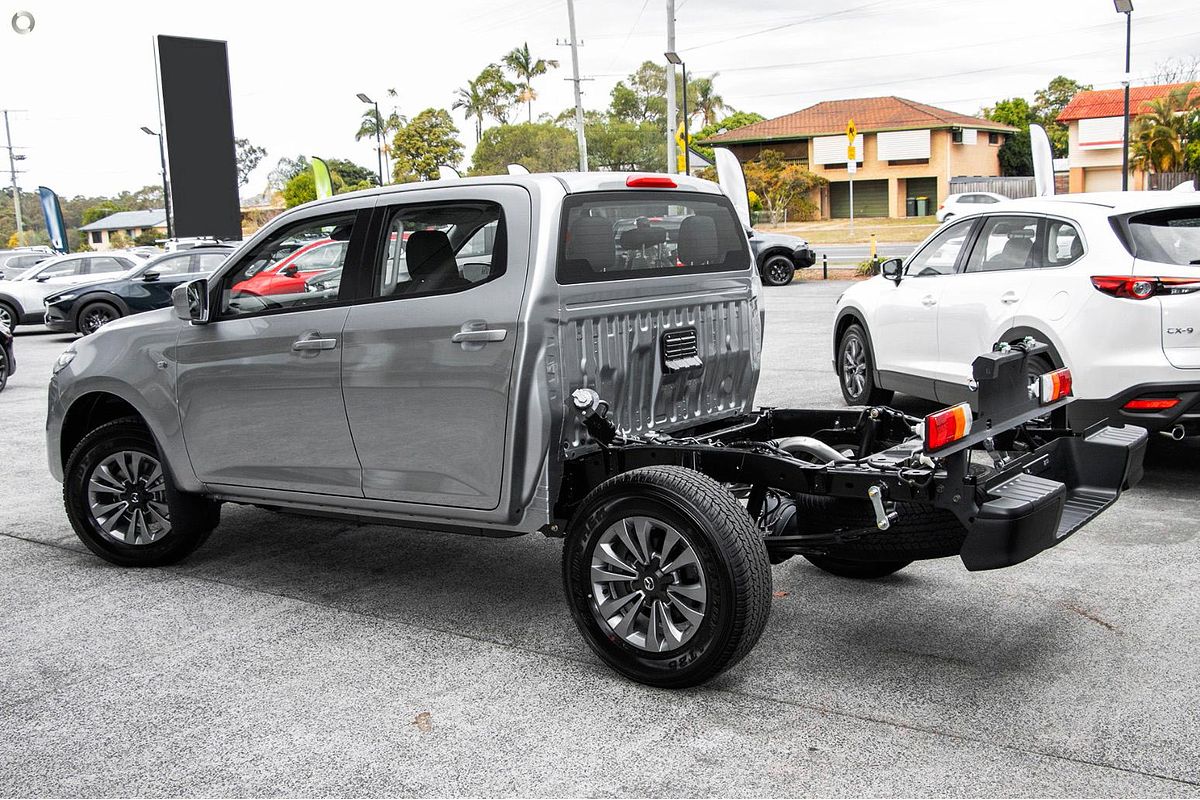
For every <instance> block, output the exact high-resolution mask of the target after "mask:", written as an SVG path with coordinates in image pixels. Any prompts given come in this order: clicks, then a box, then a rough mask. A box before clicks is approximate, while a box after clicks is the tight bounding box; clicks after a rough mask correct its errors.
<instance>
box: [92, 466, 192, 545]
mask: <svg viewBox="0 0 1200 800" xmlns="http://www.w3.org/2000/svg"><path fill="white" fill-rule="evenodd" d="M87 500H88V509H89V511H90V513H91V515H92V521H93V522H94V523H95V525H96V529H97V530H99V531H100V533H101V534H103V535H104V536H105V537H106V538H108V539H111V540H112V541H114V542H119V543H121V544H131V545H146V544H151V543H153V542H156V541H159V540H160V539H162V538H163V537H164V536H165V535H167V533H169V532H170V530H171V521H170V512H169V510H168V506H167V482H166V478H165V476H164V475H163V470H162V464H160V463H159V462H158V459H157V458H154V457H153V456H149V455H147V454H145V453H141V452H138V451H137V450H120V451H118V452H116V453H113V454H112V455H110V456H108V457H107V458H105V459H103V460H102V461H101V462H100V463H99V464H97V465H96V468H95V469H93V470H92V474H91V476H90V477H89V478H88V483H87Z"/></svg>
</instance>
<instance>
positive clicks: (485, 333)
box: [450, 329, 508, 344]
mask: <svg viewBox="0 0 1200 800" xmlns="http://www.w3.org/2000/svg"><path fill="white" fill-rule="evenodd" d="M507 337H508V331H506V330H503V329H500V330H496V329H490V330H488V329H485V330H481V331H459V332H458V333H456V334H454V335H453V336H451V337H450V341H452V342H454V343H455V344H461V343H463V342H503V341H504V340H505V339H506V338H507Z"/></svg>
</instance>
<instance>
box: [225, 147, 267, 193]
mask: <svg viewBox="0 0 1200 800" xmlns="http://www.w3.org/2000/svg"><path fill="white" fill-rule="evenodd" d="M233 145H234V147H235V148H237V172H238V186H245V185H246V184H247V183H249V182H250V173H252V172H254V169H255V168H256V167H257V166H258V165H259V163H260V162H261V161H262V160H263V158H265V157H266V155H267V150H266V148H264V147H257V146H255V145H253V144H251V143H250V140H249V139H234V140H233Z"/></svg>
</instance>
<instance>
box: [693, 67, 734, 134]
mask: <svg viewBox="0 0 1200 800" xmlns="http://www.w3.org/2000/svg"><path fill="white" fill-rule="evenodd" d="M720 74H721V73H719V72H714V73H713V74H712V75H709V76H708V77H707V78H693V79H692V80H690V81H688V106H689V107H688V112H689V116H690V115H691V114H699V115H700V117H701V118H702V120H703V122H704V125H706V126H707V125H712V124H713V123H714V122H716V121H717V120H719V119H721V118H722V117H724V116H727V115H729V114H730V113H732V112H733V109H732V108H730V107H729V106H728V105H727V104H726V103H725V98H723V97H721V95H719V94H717V92H716V87H714V86H713V81H715V80H716V78H717V76H718V75H720Z"/></svg>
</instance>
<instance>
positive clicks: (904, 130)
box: [700, 97, 1016, 219]
mask: <svg viewBox="0 0 1200 800" xmlns="http://www.w3.org/2000/svg"><path fill="white" fill-rule="evenodd" d="M849 120H854V124H855V126H856V127H857V129H858V136H857V138H856V140H855V146H856V156H857V159H858V161H857V171H856V173H855V175H854V216H856V217H905V216H913V215H917V216H919V215H921V212H922V211H923V212H924V214H925V215H930V214H933V213H934V211H936V210H937V206H938V203H939V202H941V200H943V199H945V197H946V195H947V194H949V193H950V179H951V178H953V177H956V176H963V175H970V176H983V177H992V176H997V175H999V174H1000V160H999V157H998V155H997V153H998V151H999V150H1000V145H1002V144H1004V140H1005V137H1006V136H1007V135H1008V134H1010V133H1013V132H1015V131H1016V128H1013V127H1012V126H1009V125H1004V124H1001V123H999V122H993V121H992V120H988V119H981V118H979V117H971V116H967V115H965V114H958V113H956V112H954V111H947V110H946V109H943V108H936V107H934V106H930V105H925V104H924V103H917V102H914V101H912V100H905V99H904V98H902V97H865V98H859V99H854V100H829V101H826V102H823V103H817V104H816V105H814V106H809V107H808V108H805V109H802V110H800V111H797V112H795V113H792V114H786V115H784V116H782V117H776V118H775V119H768V120H763V121H762V122H756V123H754V124H752V125H747V126H745V127H743V128H737V129H735V130H732V131H726V132H725V133H720V134H717V135H716V136H713V137H711V138H709V139H707V140H705V141H703V142H701V143H700V144H705V145H709V146H715V147H727V148H729V149H730V151H732V152H733V153H734V155H736V156H737V157H738V160H740V161H742V162H746V161H751V160H753V159H755V158H757V157H758V156H759V155H760V154H761V153H762V151H764V150H775V151H778V152H780V153H782V154H783V156H784V158H785V159H787V160H789V161H793V162H796V163H799V164H801V165H802V166H804V167H806V168H807V169H809V170H811V171H812V172H814V173H816V174H817V175H820V176H822V177H824V178H825V179H826V180H828V181H829V185H828V186H826V187H822V188H821V189H819V190H818V191H816V192H814V193H813V197H812V199H813V201H814V202H815V203H816V204H817V206H818V207H819V208H820V214H821V217H822V218H835V219H836V218H841V217H848V216H850V183H849V179H850V175H849V173H848V170H847V167H846V145H847V144H848V142H847V140H846V136H845V130H846V123H847V122H848V121H849ZM922 199H923V201H922ZM910 201H911V202H910Z"/></svg>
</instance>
